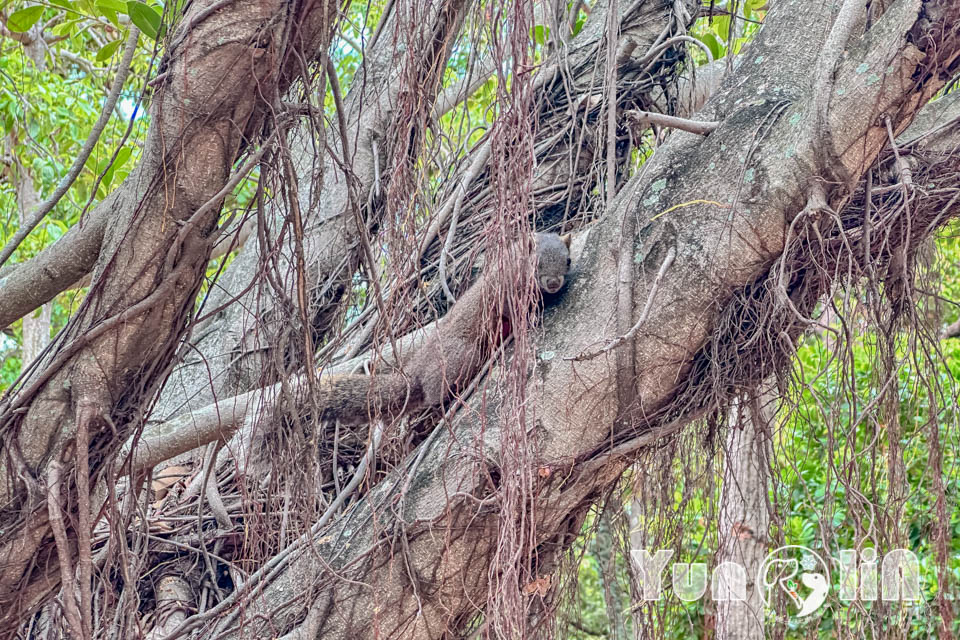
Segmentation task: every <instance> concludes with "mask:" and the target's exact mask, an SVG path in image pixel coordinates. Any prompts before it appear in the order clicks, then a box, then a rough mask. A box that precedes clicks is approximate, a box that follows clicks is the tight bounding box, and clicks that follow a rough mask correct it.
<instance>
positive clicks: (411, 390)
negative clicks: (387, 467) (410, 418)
mask: <svg viewBox="0 0 960 640" xmlns="http://www.w3.org/2000/svg"><path fill="white" fill-rule="evenodd" d="M318 400H319V405H320V407H321V408H322V412H321V417H322V418H324V419H326V420H338V421H339V422H341V423H343V424H347V425H358V424H365V423H367V422H370V419H371V418H373V417H376V416H382V417H384V418H397V417H399V416H401V415H404V414H407V413H410V412H411V411H414V410H416V409H419V408H420V407H421V406H423V389H422V388H421V386H420V385H419V384H417V383H416V382H415V381H414V380H413V379H411V378H409V377H405V376H403V375H401V374H399V373H392V374H377V375H375V376H367V375H338V376H329V377H323V378H321V379H320V397H319V399H318Z"/></svg>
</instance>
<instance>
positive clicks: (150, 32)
mask: <svg viewBox="0 0 960 640" xmlns="http://www.w3.org/2000/svg"><path fill="white" fill-rule="evenodd" d="M127 14H129V16H130V20H131V21H132V22H133V24H135V25H137V27H138V28H139V29H140V31H143V33H144V34H145V35H146V36H148V37H149V38H151V39H152V40H156V39H157V37H158V36H159V35H160V25H161V24H162V22H163V18H162V17H161V16H160V14H159V13H157V11H156V10H155V9H153V8H151V7H149V6H147V5H146V4H144V3H142V2H138V1H137V0H130V2H127Z"/></svg>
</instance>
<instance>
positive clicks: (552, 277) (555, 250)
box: [536, 233, 570, 293]
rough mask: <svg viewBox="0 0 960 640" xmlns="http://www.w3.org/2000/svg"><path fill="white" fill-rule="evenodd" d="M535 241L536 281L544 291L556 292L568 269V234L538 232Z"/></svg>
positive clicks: (560, 286) (561, 284) (561, 285)
mask: <svg viewBox="0 0 960 640" xmlns="http://www.w3.org/2000/svg"><path fill="white" fill-rule="evenodd" d="M536 241H537V283H538V284H539V285H540V288H541V289H543V291H545V292H546V293H556V292H557V291H559V290H560V289H561V288H562V287H563V283H564V280H565V279H566V276H567V273H568V272H569V271H570V234H567V235H564V236H560V235H557V234H556V233H538V234H536Z"/></svg>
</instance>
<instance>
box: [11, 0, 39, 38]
mask: <svg viewBox="0 0 960 640" xmlns="http://www.w3.org/2000/svg"><path fill="white" fill-rule="evenodd" d="M41 15H43V6H42V5H35V6H33V7H26V8H24V9H18V10H17V11H14V12H13V13H11V14H10V17H9V18H7V28H8V29H10V31H14V32H16V33H23V32H24V31H29V30H30V27H32V26H33V25H35V24H37V20H39V19H40V16H41Z"/></svg>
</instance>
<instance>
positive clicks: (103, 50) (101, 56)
mask: <svg viewBox="0 0 960 640" xmlns="http://www.w3.org/2000/svg"><path fill="white" fill-rule="evenodd" d="M119 46H120V40H114V41H113V42H108V43H107V44H105V45H103V46H102V47H100V51H97V62H103V61H104V60H108V59H109V58H110V57H111V56H113V54H114V53H116V51H117V48H118V47H119Z"/></svg>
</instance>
